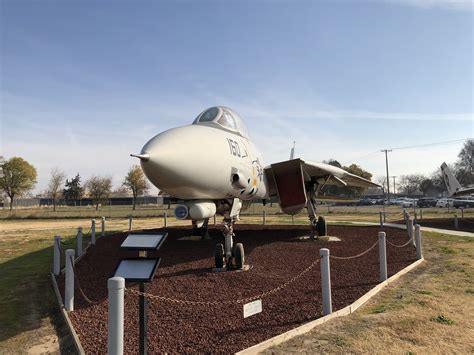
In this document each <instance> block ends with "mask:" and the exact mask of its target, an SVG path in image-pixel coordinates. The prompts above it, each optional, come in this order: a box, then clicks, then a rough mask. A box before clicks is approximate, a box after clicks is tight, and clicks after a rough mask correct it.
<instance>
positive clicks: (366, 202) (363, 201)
mask: <svg viewBox="0 0 474 355" xmlns="http://www.w3.org/2000/svg"><path fill="white" fill-rule="evenodd" d="M374 204H375V201H374V200H371V199H369V198H362V199H360V200H359V201H358V202H357V206H373V205H374Z"/></svg>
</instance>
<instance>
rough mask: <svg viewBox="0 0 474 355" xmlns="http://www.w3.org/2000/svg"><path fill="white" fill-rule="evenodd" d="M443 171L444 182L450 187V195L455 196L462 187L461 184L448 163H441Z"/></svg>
mask: <svg viewBox="0 0 474 355" xmlns="http://www.w3.org/2000/svg"><path fill="white" fill-rule="evenodd" d="M441 172H442V173H443V179H444V183H445V184H446V188H447V189H448V195H449V196H453V195H454V194H455V193H456V192H457V191H458V190H459V189H461V184H460V183H459V181H458V180H457V179H456V178H455V177H454V175H453V173H452V172H451V170H449V168H448V165H447V164H446V163H443V164H441Z"/></svg>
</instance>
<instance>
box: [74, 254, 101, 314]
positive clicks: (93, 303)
mask: <svg viewBox="0 0 474 355" xmlns="http://www.w3.org/2000/svg"><path fill="white" fill-rule="evenodd" d="M70 259H71V265H72V272H73V273H74V278H75V279H76V285H77V289H78V290H79V292H80V293H81V295H82V297H84V299H85V300H86V302H87V303H89V304H91V305H95V304H98V303H99V302H96V301H92V300H91V299H90V298H89V297H87V296H86V294H85V293H84V290H83V289H82V287H81V282H80V281H79V277H78V276H77V272H76V268H75V266H74V258H73V257H71V258H70Z"/></svg>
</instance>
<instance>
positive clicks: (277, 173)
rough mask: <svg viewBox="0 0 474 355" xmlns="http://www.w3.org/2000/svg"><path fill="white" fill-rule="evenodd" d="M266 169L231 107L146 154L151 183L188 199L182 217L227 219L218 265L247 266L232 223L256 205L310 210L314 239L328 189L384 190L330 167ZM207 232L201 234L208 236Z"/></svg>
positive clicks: (288, 164) (321, 230)
mask: <svg viewBox="0 0 474 355" xmlns="http://www.w3.org/2000/svg"><path fill="white" fill-rule="evenodd" d="M293 152H294V150H292V154H291V157H290V160H287V161H283V162H280V163H276V164H272V165H270V166H267V167H264V165H263V163H262V157H261V155H260V153H259V152H258V150H257V148H256V147H255V145H254V144H253V142H252V141H251V140H250V138H249V135H248V132H247V129H246V128H245V126H244V124H243V122H242V120H241V119H240V117H239V116H238V115H237V114H236V113H235V112H234V111H232V110H231V109H229V108H227V107H222V106H219V107H211V108H209V109H207V110H205V111H203V112H202V113H201V114H200V115H199V116H198V117H197V118H196V119H195V120H194V122H193V123H192V124H191V125H189V126H184V127H177V128H172V129H169V130H167V131H165V132H163V133H160V134H158V135H156V136H155V137H153V138H152V139H150V141H148V143H146V144H145V146H144V147H143V149H142V151H141V153H140V154H135V155H134V154H132V156H134V157H137V158H139V159H140V161H141V166H142V169H143V171H144V173H145V175H146V176H147V177H148V179H149V180H150V181H151V182H152V183H153V185H155V186H156V187H158V188H159V189H160V190H161V191H164V192H165V193H167V194H169V195H170V196H172V197H175V198H177V199H180V200H183V203H182V204H179V205H178V206H177V207H176V209H175V216H176V218H178V219H190V220H192V221H193V225H194V226H195V227H196V228H202V227H203V228H204V229H205V234H207V222H208V220H209V218H211V217H213V216H214V215H215V214H220V215H223V216H224V237H225V244H224V245H222V244H218V245H217V246H216V254H215V256H216V266H217V267H222V266H223V262H222V261H223V260H224V261H225V262H226V264H227V267H228V268H230V267H232V266H233V264H234V261H235V264H236V266H237V267H238V268H242V267H243V262H244V256H243V246H242V245H241V244H240V243H237V244H235V245H234V243H233V240H232V237H233V236H234V234H233V223H234V222H235V221H236V220H238V216H239V213H240V211H241V210H242V208H245V207H248V206H249V203H250V201H252V200H263V201H265V200H267V199H269V198H271V197H277V198H278V202H279V205H280V208H281V209H282V211H283V212H285V213H288V214H296V213H298V212H300V211H301V210H302V209H303V208H307V210H308V215H309V220H310V226H311V236H312V237H314V236H315V235H325V234H326V222H325V220H324V218H323V217H321V216H320V217H319V218H316V206H315V197H316V196H317V194H318V192H319V191H320V189H321V188H322V187H324V186H325V185H336V186H347V185H349V186H359V187H368V186H379V185H377V184H374V183H372V182H371V181H369V180H366V179H364V178H361V177H359V176H356V175H353V174H350V173H348V172H346V171H345V170H343V169H340V168H337V167H334V166H332V165H328V164H323V163H316V162H309V161H303V160H301V159H293ZM205 234H203V235H205Z"/></svg>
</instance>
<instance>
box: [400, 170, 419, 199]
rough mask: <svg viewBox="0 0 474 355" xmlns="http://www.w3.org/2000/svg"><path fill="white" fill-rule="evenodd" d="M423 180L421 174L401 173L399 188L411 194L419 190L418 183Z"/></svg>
mask: <svg viewBox="0 0 474 355" xmlns="http://www.w3.org/2000/svg"><path fill="white" fill-rule="evenodd" d="M423 180H424V177H423V175H418V174H411V175H402V176H401V177H400V183H399V190H400V191H403V192H404V193H405V194H407V195H408V196H411V195H412V194H413V193H414V192H416V191H418V190H420V184H421V182H422V181H423Z"/></svg>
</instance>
